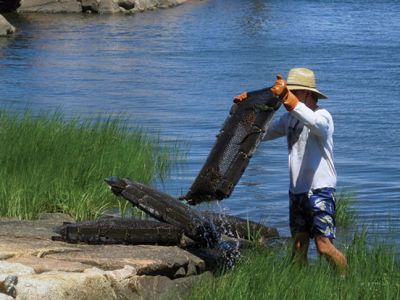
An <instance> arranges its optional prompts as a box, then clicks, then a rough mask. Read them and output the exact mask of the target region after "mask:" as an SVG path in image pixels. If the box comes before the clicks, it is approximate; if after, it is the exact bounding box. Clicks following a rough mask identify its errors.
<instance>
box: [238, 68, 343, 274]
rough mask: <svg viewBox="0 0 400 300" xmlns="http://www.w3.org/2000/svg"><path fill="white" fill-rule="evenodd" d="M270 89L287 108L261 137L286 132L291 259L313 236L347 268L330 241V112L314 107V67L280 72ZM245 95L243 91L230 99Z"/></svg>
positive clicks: (299, 257) (303, 253) (303, 256)
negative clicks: (285, 75)
mask: <svg viewBox="0 0 400 300" xmlns="http://www.w3.org/2000/svg"><path fill="white" fill-rule="evenodd" d="M271 92H272V93H273V94H275V95H276V96H278V97H279V99H280V100H281V101H282V103H283V105H284V106H285V108H286V110H287V112H286V113H285V114H284V115H282V116H281V117H280V118H278V119H275V120H274V121H273V122H272V123H271V124H270V126H269V128H268V130H267V132H266V134H265V137H264V140H272V139H275V138H279V137H283V136H286V137H287V142H288V151H289V174H290V188H289V199H290V205H289V212H290V231H291V234H292V237H293V239H294V245H293V258H294V259H295V261H298V262H301V263H307V252H308V247H309V243H310V239H311V238H314V239H315V244H316V247H317V250H318V252H319V253H320V255H322V256H325V257H327V258H328V260H330V261H331V262H333V263H334V264H335V266H336V267H337V268H338V269H339V270H340V271H341V272H345V270H346V269H347V261H346V258H345V257H344V255H343V254H342V253H341V252H340V251H339V250H338V249H337V248H336V247H335V246H334V245H333V242H332V241H333V239H334V238H335V231H336V227H335V194H334V193H335V188H336V171H335V166H334V164H333V153H332V151H333V139H332V136H333V130H334V126H333V120H332V116H331V115H330V113H329V112H328V111H327V110H326V109H323V108H320V107H319V106H318V99H326V98H327V97H326V96H325V95H324V94H322V93H321V92H320V91H319V90H318V89H317V87H316V83H315V76H314V72H313V71H311V70H309V69H306V68H294V69H292V70H290V72H289V74H288V80H287V82H286V81H285V80H284V78H283V77H282V76H281V75H278V76H277V80H276V82H275V84H274V86H273V87H272V88H271ZM246 98H247V93H246V92H245V93H242V94H241V95H239V96H237V97H235V100H234V101H235V102H236V103H238V102H241V101H244V100H245V99H246Z"/></svg>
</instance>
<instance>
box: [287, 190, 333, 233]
mask: <svg viewBox="0 0 400 300" xmlns="http://www.w3.org/2000/svg"><path fill="white" fill-rule="evenodd" d="M289 199H290V203H289V214H290V232H291V234H292V236H294V235H295V234H296V233H298V232H308V233H310V237H314V236H316V235H322V236H325V237H327V238H329V239H334V238H335V237H336V235H335V233H336V224H335V215H336V198H335V189H334V188H322V189H317V190H312V192H311V193H310V194H308V193H303V194H292V193H291V192H289Z"/></svg>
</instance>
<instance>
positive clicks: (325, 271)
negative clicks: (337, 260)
mask: <svg viewBox="0 0 400 300" xmlns="http://www.w3.org/2000/svg"><path fill="white" fill-rule="evenodd" d="M345 254H346V256H347V258H348V261H349V271H348V274H347V275H346V276H345V277H342V276H340V275H339V274H338V273H337V272H336V270H334V269H333V268H332V266H331V265H330V264H328V263H327V262H326V261H325V260H324V259H319V260H317V261H316V262H313V263H312V264H310V265H309V266H306V267H299V266H297V265H294V264H293V263H292V262H291V260H290V254H289V250H288V249H275V250H266V249H263V248H261V247H256V248H254V249H251V250H248V251H247V252H245V253H244V254H243V257H242V259H241V261H240V262H239V264H238V265H236V266H235V268H234V269H233V270H230V271H227V272H225V271H222V273H221V274H220V276H218V277H217V278H214V279H211V280H206V281H203V282H200V283H198V284H197V285H196V286H195V287H194V289H193V290H192V292H191V294H190V295H188V297H187V299H227V300H228V299H229V300H231V299H279V300H281V299H307V300H308V299H399V298H400V262H399V261H398V260H396V256H395V252H394V249H391V248H388V247H379V246H378V247H376V248H373V249H370V248H368V247H367V246H366V231H363V232H361V233H360V234H358V235H355V237H354V239H353V241H352V242H351V244H350V245H349V246H347V247H346V250H345Z"/></svg>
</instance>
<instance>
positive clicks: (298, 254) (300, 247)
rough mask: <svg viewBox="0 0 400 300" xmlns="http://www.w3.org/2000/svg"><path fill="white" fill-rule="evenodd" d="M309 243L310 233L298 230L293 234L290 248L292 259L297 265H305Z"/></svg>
mask: <svg viewBox="0 0 400 300" xmlns="http://www.w3.org/2000/svg"><path fill="white" fill-rule="evenodd" d="M309 245H310V234H309V233H308V232H298V233H296V234H295V236H294V243H293V249H292V260H293V261H294V262H296V263H298V264H299V265H307V253H308V246H309Z"/></svg>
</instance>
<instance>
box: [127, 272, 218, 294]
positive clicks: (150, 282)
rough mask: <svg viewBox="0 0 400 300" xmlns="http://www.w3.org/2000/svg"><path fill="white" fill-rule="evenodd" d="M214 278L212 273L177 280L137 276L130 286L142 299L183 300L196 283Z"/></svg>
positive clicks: (163, 277)
mask: <svg viewBox="0 0 400 300" xmlns="http://www.w3.org/2000/svg"><path fill="white" fill-rule="evenodd" d="M212 277H213V275H212V274H211V273H210V272H205V273H203V274H202V275H199V276H191V277H185V278H179V279H175V280H171V279H169V278H168V277H165V276H137V277H134V278H132V279H131V280H130V282H129V284H131V285H133V286H134V287H135V289H136V292H137V293H138V294H139V297H140V299H181V298H182V296H184V295H185V294H187V293H188V292H190V289H191V288H192V286H193V284H194V283H195V282H198V281H200V280H205V279H210V278H212Z"/></svg>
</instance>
